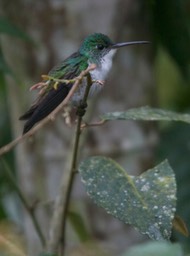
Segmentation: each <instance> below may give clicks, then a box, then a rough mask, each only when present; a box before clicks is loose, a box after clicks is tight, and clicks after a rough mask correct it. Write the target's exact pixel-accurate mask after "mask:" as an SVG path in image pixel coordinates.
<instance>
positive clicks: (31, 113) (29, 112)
mask: <svg viewBox="0 0 190 256" xmlns="http://www.w3.org/2000/svg"><path fill="white" fill-rule="evenodd" d="M37 107H38V106H37V105H33V106H31V108H30V109H29V110H28V111H26V112H25V113H24V114H23V115H22V116H20V117H19V120H27V119H29V118H30V117H31V116H32V115H33V113H34V111H35V110H36V108H37Z"/></svg>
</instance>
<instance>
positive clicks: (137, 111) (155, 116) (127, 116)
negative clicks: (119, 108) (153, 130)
mask: <svg viewBox="0 0 190 256" xmlns="http://www.w3.org/2000/svg"><path fill="white" fill-rule="evenodd" d="M101 118H102V119H103V120H105V121H109V120H143V121H179V122H186V123H190V115H189V114H180V113H176V112H173V111H168V110H163V109H157V108H150V107H148V106H147V107H140V108H133V109H129V110H127V111H125V112H112V113H107V114H105V115H103V116H101Z"/></svg>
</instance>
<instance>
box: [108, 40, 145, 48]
mask: <svg viewBox="0 0 190 256" xmlns="http://www.w3.org/2000/svg"><path fill="white" fill-rule="evenodd" d="M149 43H150V42H149V41H131V42H124V43H117V44H112V45H111V49H117V48H120V47H124V46H129V45H134V44H149Z"/></svg>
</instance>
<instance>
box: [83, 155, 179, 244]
mask: <svg viewBox="0 0 190 256" xmlns="http://www.w3.org/2000/svg"><path fill="white" fill-rule="evenodd" d="M79 172H80V174H81V176H82V181H83V182H84V185H85V188H86V191H87V193H88V194H89V196H90V197H91V198H92V199H93V200H94V202H95V203H97V204H98V205H99V206H101V207H103V208H104V209H105V210H106V211H107V212H108V213H110V214H112V215H113V216H115V217H116V218H118V219H120V220H121V221H123V222H125V223H129V224H131V225H133V226H135V227H136V228H137V229H138V230H139V231H140V232H141V233H143V234H147V235H148V236H149V237H150V238H152V239H155V240H163V239H169V238H170V235H171V228H172V220H173V218H174V213H175V210H176V182H175V177H174V173H173V170H172V169H171V167H170V165H169V164H168V162H167V161H164V162H163V163H161V164H160V165H158V166H156V167H155V168H153V169H150V170H149V171H147V172H145V173H143V174H142V175H140V176H139V177H134V176H130V175H128V174H127V173H126V171H125V170H124V169H122V167H121V166H120V165H119V164H117V163H116V162H114V161H113V160H112V159H110V158H106V157H98V156H97V157H90V158H88V159H86V160H84V161H83V162H82V163H81V164H80V166H79Z"/></svg>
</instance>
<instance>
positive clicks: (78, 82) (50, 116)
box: [0, 64, 96, 156]
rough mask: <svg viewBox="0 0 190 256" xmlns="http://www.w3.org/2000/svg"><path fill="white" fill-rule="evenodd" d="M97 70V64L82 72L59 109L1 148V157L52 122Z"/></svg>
mask: <svg viewBox="0 0 190 256" xmlns="http://www.w3.org/2000/svg"><path fill="white" fill-rule="evenodd" d="M95 68H96V65H95V64H92V65H90V66H89V67H88V68H87V69H86V70H84V71H82V72H81V74H80V75H79V76H78V77H76V78H75V83H74V84H73V86H72V88H71V90H70V91H69V93H68V95H67V97H66V98H65V99H64V100H63V101H62V103H61V104H59V106H57V108H55V109H54V110H53V111H52V112H51V114H49V115H48V116H47V117H46V118H44V119H43V120H42V121H40V123H38V124H37V125H36V126H35V127H33V128H32V129H31V130H30V131H29V132H27V133H25V134H24V135H22V136H20V137H18V138H16V139H15V140H13V141H11V142H10V143H8V144H7V145H5V146H3V147H2V148H0V156H1V155H3V154H5V153H7V152H9V151H10V150H11V149H12V148H13V147H15V146H16V145H17V144H18V143H20V142H21V141H23V140H24V139H26V138H28V137H30V136H32V135H33V134H34V133H36V132H37V131H38V130H39V129H41V128H42V127H43V126H44V125H45V124H46V123H48V122H49V121H52V120H54V119H55V116H56V115H57V114H58V113H59V112H61V110H62V109H63V107H64V106H66V105H67V104H68V102H69V100H70V98H71V97H72V96H73V94H74V93H75V91H76V90H77V88H78V86H79V84H80V83H81V81H82V79H83V78H84V76H86V75H87V74H88V73H89V71H91V70H94V69H95Z"/></svg>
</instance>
